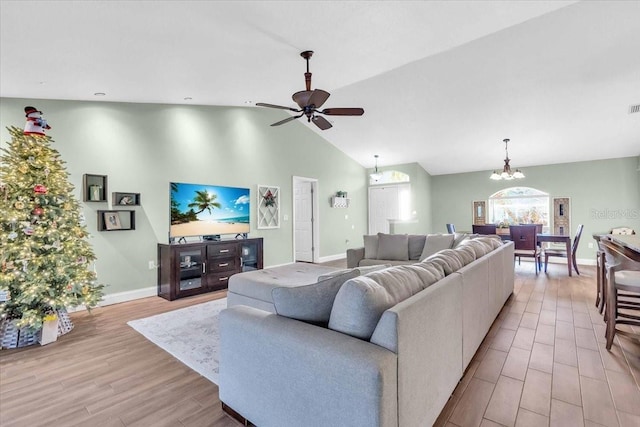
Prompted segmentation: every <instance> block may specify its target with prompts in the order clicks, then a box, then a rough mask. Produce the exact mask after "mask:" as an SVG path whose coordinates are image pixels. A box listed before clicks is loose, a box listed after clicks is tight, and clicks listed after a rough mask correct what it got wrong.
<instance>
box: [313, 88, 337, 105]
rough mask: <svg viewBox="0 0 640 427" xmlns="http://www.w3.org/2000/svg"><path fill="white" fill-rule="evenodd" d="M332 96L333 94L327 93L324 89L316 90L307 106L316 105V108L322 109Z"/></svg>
mask: <svg viewBox="0 0 640 427" xmlns="http://www.w3.org/2000/svg"><path fill="white" fill-rule="evenodd" d="M330 96H331V94H330V93H329V92H325V91H324V90H322V89H316V90H314V91H313V92H312V93H311V97H310V98H309V101H308V103H307V105H315V107H316V108H320V107H322V104H324V103H325V102H326V101H327V99H329V97H330Z"/></svg>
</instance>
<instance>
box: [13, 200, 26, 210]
mask: <svg viewBox="0 0 640 427" xmlns="http://www.w3.org/2000/svg"><path fill="white" fill-rule="evenodd" d="M13 206H15V208H16V209H24V203H22V202H20V201H18V202H15V203H14V205H13Z"/></svg>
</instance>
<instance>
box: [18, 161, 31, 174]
mask: <svg viewBox="0 0 640 427" xmlns="http://www.w3.org/2000/svg"><path fill="white" fill-rule="evenodd" d="M18 172H20V173H27V172H29V166H27V165H25V164H24V163H23V164H21V165H20V166H18Z"/></svg>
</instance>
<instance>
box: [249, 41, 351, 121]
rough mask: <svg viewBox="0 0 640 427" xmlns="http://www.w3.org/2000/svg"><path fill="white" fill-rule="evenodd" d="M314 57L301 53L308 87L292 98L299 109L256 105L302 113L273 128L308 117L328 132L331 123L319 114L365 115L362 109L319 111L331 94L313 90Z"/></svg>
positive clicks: (309, 53)
mask: <svg viewBox="0 0 640 427" xmlns="http://www.w3.org/2000/svg"><path fill="white" fill-rule="evenodd" d="M312 55H313V51H312V50H305V51H304V52H302V53H300V56H302V57H303V58H304V59H305V60H306V61H307V72H306V73H304V82H305V86H306V90H301V91H300V92H296V93H294V94H293V96H292V97H291V98H292V99H293V101H294V102H295V103H296V104H298V107H300V108H299V109H296V108H291V107H285V106H282V105H275V104H266V103H264V102H258V103H256V106H258V107H268V108H279V109H281V110H289V111H293V112H294V113H301V114H299V115H296V116H291V117H288V118H286V119H284V120H280V121H279V122H275V123H273V124H272V125H271V126H280V125H283V124H285V123H288V122H290V121H293V120H296V119H299V118H300V117H302V116H306V117H307V122H309V123H313V124H315V125H316V126H318V127H319V128H320V129H321V130H327V129H329V128H331V127H332V125H331V123H329V121H328V120H327V119H325V118H324V117H322V116H319V115H317V114H323V115H326V116H361V115H363V114H364V110H363V109H362V108H325V109H324V110H322V111H321V110H319V108H320V107H322V105H323V104H324V103H325V102H326V101H327V99H329V96H331V94H330V93H329V92H326V91H324V90H322V89H315V90H311V72H309V58H311V56H312Z"/></svg>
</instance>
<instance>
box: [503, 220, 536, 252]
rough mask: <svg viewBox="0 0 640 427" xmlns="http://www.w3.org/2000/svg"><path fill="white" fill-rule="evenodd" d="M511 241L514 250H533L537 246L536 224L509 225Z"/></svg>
mask: <svg viewBox="0 0 640 427" xmlns="http://www.w3.org/2000/svg"><path fill="white" fill-rule="evenodd" d="M509 233H510V234H511V241H513V244H514V245H515V247H514V249H515V250H531V251H535V250H536V249H537V247H538V232H537V225H536V224H527V225H512V226H511V227H509Z"/></svg>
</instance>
